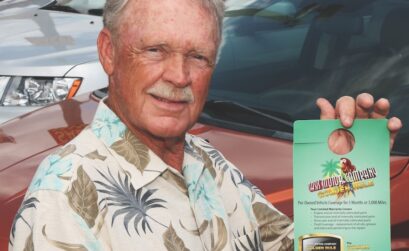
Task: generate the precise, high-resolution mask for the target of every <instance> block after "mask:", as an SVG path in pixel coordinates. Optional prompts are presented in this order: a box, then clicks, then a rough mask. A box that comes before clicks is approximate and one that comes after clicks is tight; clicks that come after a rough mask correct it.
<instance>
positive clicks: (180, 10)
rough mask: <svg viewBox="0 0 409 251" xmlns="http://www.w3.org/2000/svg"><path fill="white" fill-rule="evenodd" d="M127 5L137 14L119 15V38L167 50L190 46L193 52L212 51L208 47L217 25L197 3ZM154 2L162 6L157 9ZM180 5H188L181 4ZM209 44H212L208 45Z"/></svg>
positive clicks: (170, 0) (146, 1)
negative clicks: (163, 47)
mask: <svg viewBox="0 0 409 251" xmlns="http://www.w3.org/2000/svg"><path fill="white" fill-rule="evenodd" d="M174 1H175V2H174ZM131 2H132V3H131V4H132V7H131V6H129V7H131V8H132V9H133V10H138V11H132V10H131V9H129V10H128V11H127V13H126V14H125V15H124V16H123V18H124V19H123V20H122V21H123V22H122V23H121V24H120V27H122V28H121V32H120V33H119V35H121V36H122V39H126V40H130V41H133V43H138V44H143V45H153V44H166V45H168V46H171V47H177V46H192V47H194V48H192V49H195V50H214V49H215V48H212V47H216V44H217V26H216V25H215V24H216V23H215V20H213V17H212V16H211V15H210V13H209V11H208V10H205V9H203V7H202V6H201V5H200V4H198V2H199V0H161V1H157V0H155V1H152V0H138V1H135V0H134V1H132V0H131ZM158 2H159V3H163V5H164V6H160V7H159V8H158ZM176 2H177V3H176ZM183 2H189V3H190V4H187V5H181V4H182V3H183ZM192 2H194V4H192ZM136 3H137V4H136ZM140 3H141V5H139V4H140ZM155 3H156V4H155ZM175 4H178V5H177V6H175ZM135 5H136V6H135ZM134 8H136V9H134ZM198 14H199V16H198ZM192 27H194V29H192ZM209 41H212V42H214V43H210V44H209Z"/></svg>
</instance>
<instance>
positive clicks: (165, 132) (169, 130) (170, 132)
mask: <svg viewBox="0 0 409 251" xmlns="http://www.w3.org/2000/svg"><path fill="white" fill-rule="evenodd" d="M188 130H189V128H188V127H180V128H179V127H175V126H173V127H165V128H164V127H159V128H150V130H149V132H150V133H151V134H152V135H153V136H155V137H157V138H164V139H166V138H169V139H170V138H184V137H185V134H186V132H187V131H188Z"/></svg>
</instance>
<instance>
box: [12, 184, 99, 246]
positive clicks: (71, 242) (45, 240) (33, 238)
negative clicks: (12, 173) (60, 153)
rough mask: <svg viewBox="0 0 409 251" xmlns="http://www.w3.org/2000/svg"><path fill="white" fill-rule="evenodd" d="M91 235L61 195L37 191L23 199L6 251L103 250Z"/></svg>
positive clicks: (84, 222) (91, 230) (50, 191)
mask: <svg viewBox="0 0 409 251" xmlns="http://www.w3.org/2000/svg"><path fill="white" fill-rule="evenodd" d="M94 231H95V230H94V229H92V228H90V227H89V226H88V225H87V222H86V220H84V219H83V218H82V217H80V216H79V215H78V214H76V213H75V212H73V211H72V210H71V209H70V205H69V203H68V201H67V198H66V195H65V194H64V193H63V192H59V191H52V190H40V191H37V192H34V193H32V194H30V195H29V196H26V198H25V200H24V201H23V203H22V205H21V207H20V209H19V210H18V212H17V214H16V217H15V219H14V222H13V226H12V229H11V233H10V241H9V251H23V250H49V251H53V250H59V251H60V250H103V249H102V248H101V247H100V246H99V242H98V240H97V239H96V238H95V234H94Z"/></svg>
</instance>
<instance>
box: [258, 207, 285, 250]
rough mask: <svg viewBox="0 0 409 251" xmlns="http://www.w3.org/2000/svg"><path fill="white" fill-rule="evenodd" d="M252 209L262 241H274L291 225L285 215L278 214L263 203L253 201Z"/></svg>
mask: <svg viewBox="0 0 409 251" xmlns="http://www.w3.org/2000/svg"><path fill="white" fill-rule="evenodd" d="M253 211H254V215H255V216H256V219H257V222H258V225H259V230H260V235H261V240H262V241H265V242H270V241H274V240H275V239H277V238H278V237H279V236H280V235H281V234H282V232H283V231H284V230H285V229H286V228H287V227H288V226H289V225H291V221H290V219H288V217H287V216H285V215H282V214H280V213H279V212H277V211H275V210H274V209H272V208H271V207H269V206H268V205H266V204H264V203H260V202H256V203H254V204H253Z"/></svg>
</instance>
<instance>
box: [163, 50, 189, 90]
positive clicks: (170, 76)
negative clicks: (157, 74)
mask: <svg viewBox="0 0 409 251" xmlns="http://www.w3.org/2000/svg"><path fill="white" fill-rule="evenodd" d="M163 78H164V80H165V81H168V82H170V83H172V84H174V85H176V86H178V87H184V86H187V85H189V84H190V82H191V79H190V69H189V65H188V63H187V62H186V60H185V57H184V56H183V55H182V54H179V53H175V54H173V55H172V56H171V57H169V58H168V60H167V62H166V65H165V70H164V73H163Z"/></svg>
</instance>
